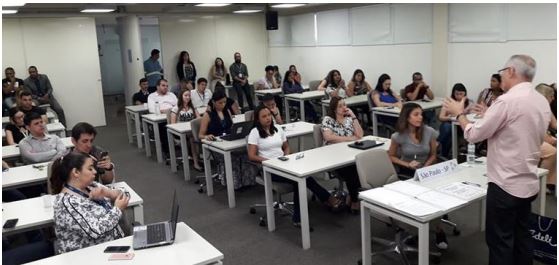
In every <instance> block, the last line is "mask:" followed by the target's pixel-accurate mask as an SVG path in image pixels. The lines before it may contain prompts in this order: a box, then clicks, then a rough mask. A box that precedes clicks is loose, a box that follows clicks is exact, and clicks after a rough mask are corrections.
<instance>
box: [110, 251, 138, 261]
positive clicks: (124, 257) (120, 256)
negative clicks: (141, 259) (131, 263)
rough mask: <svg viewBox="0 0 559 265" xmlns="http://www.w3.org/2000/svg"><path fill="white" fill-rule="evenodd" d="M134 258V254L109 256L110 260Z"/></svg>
mask: <svg viewBox="0 0 559 265" xmlns="http://www.w3.org/2000/svg"><path fill="white" fill-rule="evenodd" d="M133 258H134V252H130V253H114V254H111V255H110V256H109V260H131V259H133Z"/></svg>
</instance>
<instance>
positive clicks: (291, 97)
mask: <svg viewBox="0 0 559 265" xmlns="http://www.w3.org/2000/svg"><path fill="white" fill-rule="evenodd" d="M325 96H326V94H324V91H322V90H314V91H306V92H303V93H291V94H286V95H284V97H283V98H284V101H285V102H284V108H285V117H286V118H285V121H286V122H289V121H291V118H290V116H289V101H295V102H299V109H300V113H301V114H300V115H301V120H302V121H304V120H305V101H307V100H312V99H317V98H323V97H325Z"/></svg>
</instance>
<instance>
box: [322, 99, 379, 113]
mask: <svg viewBox="0 0 559 265" xmlns="http://www.w3.org/2000/svg"><path fill="white" fill-rule="evenodd" d="M344 101H345V104H346V106H348V107H352V106H360V105H368V104H369V102H368V99H367V94H365V95H357V96H353V97H347V98H344ZM320 104H321V105H322V116H324V115H326V113H327V109H328V107H329V106H330V99H323V100H322V101H320Z"/></svg>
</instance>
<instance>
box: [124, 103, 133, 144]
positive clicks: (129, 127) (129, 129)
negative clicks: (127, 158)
mask: <svg viewBox="0 0 559 265" xmlns="http://www.w3.org/2000/svg"><path fill="white" fill-rule="evenodd" d="M125 114H126V132H127V133H128V143H129V144H131V143H133V142H134V138H133V137H132V121H131V119H132V118H131V117H130V112H128V111H126V112H125Z"/></svg>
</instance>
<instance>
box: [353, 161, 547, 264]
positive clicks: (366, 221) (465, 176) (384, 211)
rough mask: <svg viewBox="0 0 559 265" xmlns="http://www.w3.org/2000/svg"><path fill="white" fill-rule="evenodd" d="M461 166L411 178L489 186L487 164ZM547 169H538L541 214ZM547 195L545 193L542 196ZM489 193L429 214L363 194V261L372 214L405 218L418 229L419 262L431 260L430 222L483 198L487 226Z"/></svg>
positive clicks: (435, 183)
mask: <svg viewBox="0 0 559 265" xmlns="http://www.w3.org/2000/svg"><path fill="white" fill-rule="evenodd" d="M459 168H460V169H461V170H460V171H458V172H455V173H453V174H451V175H447V176H443V177H440V178H437V179H434V180H430V181H426V182H418V181H416V180H413V179H411V180H408V181H410V182H412V183H414V184H419V185H421V186H423V187H427V188H431V189H436V188H438V187H442V186H445V185H447V184H450V183H454V182H462V181H469V182H472V183H476V184H479V185H481V187H482V188H483V189H485V190H486V189H487V177H486V176H485V172H486V165H485V164H482V165H473V166H470V165H467V164H465V163H464V164H461V165H460V166H459ZM547 174H548V171H547V170H543V169H538V176H539V177H540V188H542V187H543V194H542V192H540V214H543V211H544V209H545V183H546V180H547ZM542 195H543V196H542ZM485 196H486V194H485V193H484V194H480V196H479V197H477V198H474V199H471V200H469V201H468V202H467V203H466V204H462V205H460V206H457V207H454V208H451V209H448V210H445V211H442V210H441V211H439V212H436V213H434V214H431V215H427V216H421V217H419V216H413V215H410V214H408V213H406V212H402V211H400V210H398V209H396V208H394V207H392V206H390V205H385V204H383V203H380V202H378V201H373V200H369V199H367V198H365V197H362V196H360V198H361V199H363V200H362V201H361V240H362V242H361V245H362V261H363V264H371V215H372V214H373V213H376V214H380V215H383V216H388V217H391V218H393V219H395V220H398V221H400V222H404V223H406V224H409V225H411V226H414V227H416V228H417V229H418V260H419V262H418V263H419V265H427V264H429V222H430V221H431V220H435V219H438V218H440V217H441V216H443V215H445V214H447V213H450V212H453V211H456V210H458V209H461V208H463V207H466V206H468V205H470V204H473V203H475V202H478V201H480V205H481V207H480V208H481V211H480V216H481V218H480V228H481V230H482V231H483V230H485Z"/></svg>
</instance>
